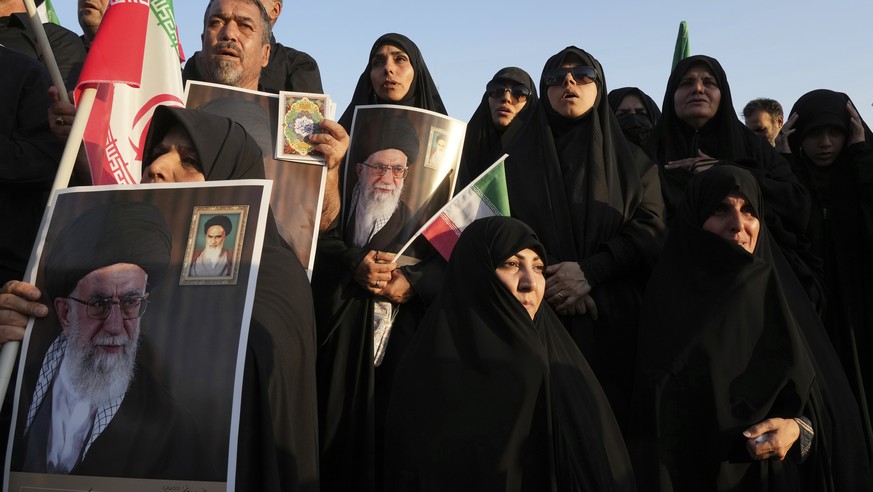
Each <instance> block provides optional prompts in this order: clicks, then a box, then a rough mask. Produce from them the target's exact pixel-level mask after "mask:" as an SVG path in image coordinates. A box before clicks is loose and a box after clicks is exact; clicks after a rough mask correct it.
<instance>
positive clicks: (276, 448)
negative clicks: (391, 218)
mask: <svg viewBox="0 0 873 492" xmlns="http://www.w3.org/2000/svg"><path fill="white" fill-rule="evenodd" d="M143 166H144V169H143V182H144V183H164V182H192V181H218V180H227V179H263V178H264V166H263V157H262V154H261V150H260V148H259V147H258V144H257V143H256V142H255V141H254V139H253V138H252V137H251V136H249V134H248V133H246V131H245V130H244V129H243V127H242V126H240V125H239V124H238V123H235V122H234V121H232V120H230V119H227V118H223V117H220V116H215V115H211V114H208V113H204V112H202V111H197V110H188V109H181V108H168V107H164V106H159V107H158V108H157V109H156V110H155V115H154V118H153V120H152V124H151V127H150V129H149V134H148V136H147V139H146V146H145V155H144V156H143ZM0 299H2V301H0V302H2V304H3V305H4V306H8V309H4V310H0V320H2V321H0V322H2V323H3V324H9V325H12V327H14V328H15V334H14V336H15V337H17V338H19V339H20V338H21V335H23V327H24V326H26V324H27V316H39V317H44V316H46V315H47V313H48V311H47V309H45V306H43V305H41V304H39V303H38V302H36V301H38V300H39V299H40V292H39V290H38V289H36V287H35V286H33V285H31V284H26V283H23V282H9V283H7V284H6V285H5V286H4V287H3V290H2V293H0ZM18 330H21V331H20V332H19V331H18ZM315 399H316V391H315V322H314V314H313V309H312V294H311V291H310V289H309V285H308V280H307V278H306V273H305V272H304V270H303V267H302V265H301V264H300V261H299V260H298V259H297V255H296V254H294V252H293V250H292V249H291V247H290V246H288V244H287V243H285V242H284V241H283V240H282V238H281V236H279V232H278V229H277V228H276V224H275V222H273V220H272V216H270V218H269V222H268V225H267V232H266V236H265V238H264V247H263V251H262V253H261V269H260V271H259V275H258V281H257V286H256V290H255V300H254V304H253V307H252V320H251V326H250V328H249V340H248V345H247V349H246V363H245V370H244V375H243V389H242V407H241V417H240V419H241V422H240V430H239V448H238V452H237V465H236V466H237V484H238V487H239V488H241V489H246V490H269V491H285V490H318V437H317V431H318V429H317V416H316V414H317V411H316V406H315V404H314V403H315Z"/></svg>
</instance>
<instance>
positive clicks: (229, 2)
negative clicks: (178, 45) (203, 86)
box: [182, 0, 323, 93]
mask: <svg viewBox="0 0 873 492" xmlns="http://www.w3.org/2000/svg"><path fill="white" fill-rule="evenodd" d="M281 11H282V2H281V1H279V0H263V2H261V1H259V0H214V1H212V2H211V3H210V4H209V6H208V7H206V15H205V18H204V26H203V34H202V36H201V39H202V41H203V49H202V51H199V52H197V53H194V55H192V56H191V58H190V59H189V60H188V62H187V63H186V64H185V69H184V71H183V73H182V75H183V77H184V78H185V80H202V81H205V82H214V83H219V84H224V85H231V86H234V87H241V88H244V89H252V90H262V91H265V92H279V91H280V90H285V91H296V92H315V93H321V92H323V89H322V86H321V75H320V74H319V72H318V65H317V64H316V62H315V60H314V59H313V58H312V57H311V56H309V55H307V54H306V53H303V52H300V51H297V50H294V49H292V48H286V47H285V46H282V45H281V44H279V43H276V40H275V38H274V37H273V35H272V32H271V31H272V26H273V24H275V22H276V20H277V19H278V18H279V14H280V13H281Z"/></svg>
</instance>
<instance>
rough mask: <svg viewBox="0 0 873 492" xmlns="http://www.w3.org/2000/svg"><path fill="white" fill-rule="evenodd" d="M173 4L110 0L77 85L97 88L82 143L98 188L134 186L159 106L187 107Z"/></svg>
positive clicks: (168, 1) (152, 0) (168, 0)
mask: <svg viewBox="0 0 873 492" xmlns="http://www.w3.org/2000/svg"><path fill="white" fill-rule="evenodd" d="M182 58H183V54H182V47H181V46H180V45H179V33H178V31H177V29H176V20H175V16H174V15H173V2H172V0H111V2H110V3H109V7H108V8H107V9H106V13H105V15H104V16H103V22H102V23H101V24H100V30H99V31H97V35H96V37H95V38H94V43H93V44H92V45H91V50H90V51H89V52H88V57H87V58H86V59H85V66H84V67H83V68H82V75H81V76H80V77H79V85H78V86H77V87H76V99H77V100H78V98H79V95H80V94H81V92H82V90H84V89H85V88H88V87H96V88H97V98H96V100H95V101H94V108H93V109H92V111H91V115H90V117H89V118H88V125H87V127H86V128H85V136H84V144H85V151H86V152H87V154H88V161H89V162H90V164H91V178H92V181H93V183H94V184H95V185H101V184H135V183H138V182H139V180H140V176H141V166H142V162H141V161H142V154H143V150H144V149H143V146H144V144H145V137H146V134H147V132H148V128H149V124H150V123H151V119H152V114H153V113H154V110H155V108H156V107H157V106H159V105H162V104H165V105H170V106H179V107H181V106H184V104H183V102H182V95H183V87H182V70H181V67H180V66H179V63H180V60H181V59H182Z"/></svg>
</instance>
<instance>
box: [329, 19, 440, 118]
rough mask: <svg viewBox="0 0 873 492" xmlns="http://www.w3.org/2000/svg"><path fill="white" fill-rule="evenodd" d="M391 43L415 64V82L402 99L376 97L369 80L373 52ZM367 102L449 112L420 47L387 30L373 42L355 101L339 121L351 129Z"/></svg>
mask: <svg viewBox="0 0 873 492" xmlns="http://www.w3.org/2000/svg"><path fill="white" fill-rule="evenodd" d="M386 44H390V45H392V46H396V47H398V48H400V49H401V50H402V51H403V52H404V53H406V54H407V55H409V62H410V63H411V64H412V70H413V73H414V78H413V80H412V85H411V86H410V87H409V92H407V93H406V96H405V97H404V98H403V100H401V101H399V102H391V101H384V100H381V99H379V98H378V97H377V96H376V91H375V90H374V89H373V83H372V82H371V81H370V69H371V68H372V63H373V55H374V53H375V52H376V50H377V49H379V48H380V47H382V46H383V45H386ZM366 104H397V105H399V106H411V107H413V108H419V109H427V110H430V111H435V112H437V113H441V114H448V113H447V112H446V107H445V105H443V100H442V99H441V98H440V94H439V91H438V90H437V87H436V84H435V83H434V81H433V78H432V77H431V75H430V71H428V69H427V65H426V64H425V63H424V58H423V57H422V56H421V52H420V51H419V50H418V46H416V45H415V43H413V42H412V40H411V39H409V38H407V37H406V36H404V35H402V34H397V33H388V34H383V35H382V36H379V39H377V40H376V42H375V43H373V48H372V49H370V56H369V58H367V68H365V69H364V73H362V74H361V77H360V78H359V79H358V85H357V86H355V92H354V93H353V94H352V101H351V103H349V107H348V108H346V111H345V112H344V113H343V115H342V117H340V119H339V124H340V125H342V126H343V128H345V129H346V131H351V127H352V118H353V117H354V115H355V108H356V107H357V106H363V105H366Z"/></svg>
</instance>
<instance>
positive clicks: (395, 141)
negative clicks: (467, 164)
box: [342, 105, 465, 263]
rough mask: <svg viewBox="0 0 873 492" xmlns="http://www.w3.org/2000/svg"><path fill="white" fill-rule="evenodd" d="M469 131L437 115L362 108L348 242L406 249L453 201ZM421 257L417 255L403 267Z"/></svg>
mask: <svg viewBox="0 0 873 492" xmlns="http://www.w3.org/2000/svg"><path fill="white" fill-rule="evenodd" d="M464 130H465V125H464V123H462V122H460V121H458V120H455V119H453V118H449V117H447V116H444V115H441V114H438V113H434V112H431V111H425V110H422V109H417V108H410V107H405V106H390V105H374V106H358V107H357V108H356V109H355V117H354V120H353V122H352V133H351V145H350V147H349V153H348V157H347V159H346V165H345V180H344V183H345V189H344V190H343V216H342V221H343V230H344V238H345V241H346V243H347V244H348V245H349V246H356V247H359V248H364V249H371V250H377V251H387V252H398V251H400V248H401V246H402V245H403V244H404V243H406V241H408V240H409V238H411V237H412V235H413V233H414V232H415V231H416V230H418V229H419V228H420V227H421V225H422V224H423V223H424V222H425V221H426V220H427V219H428V218H430V217H431V216H432V215H433V214H434V213H435V212H436V211H437V210H439V209H440V208H442V206H443V205H445V203H446V202H447V201H448V200H449V198H450V197H451V194H452V190H453V188H454V182H455V178H456V175H457V167H458V163H459V162H460V153H461V148H462V146H463V139H464ZM418 259H420V258H416V255H415V254H412V255H411V257H410V258H404V259H400V258H396V261H398V262H401V261H402V262H403V263H409V262H415V261H418Z"/></svg>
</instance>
